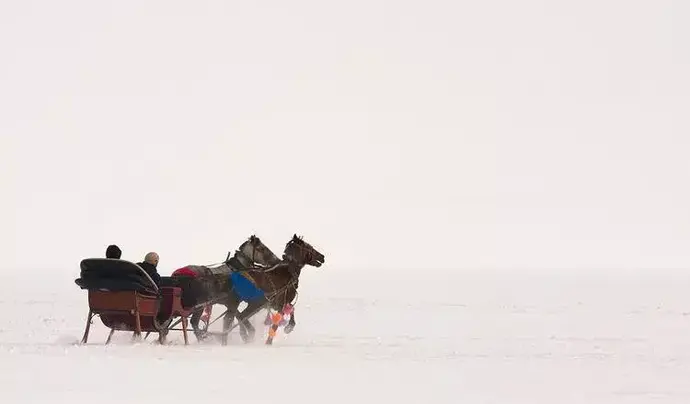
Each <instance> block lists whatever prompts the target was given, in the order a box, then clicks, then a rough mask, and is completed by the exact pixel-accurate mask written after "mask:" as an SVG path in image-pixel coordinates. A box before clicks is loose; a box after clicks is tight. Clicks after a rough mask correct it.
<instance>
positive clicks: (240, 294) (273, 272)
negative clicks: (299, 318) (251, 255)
mask: <svg viewBox="0 0 690 404" xmlns="http://www.w3.org/2000/svg"><path fill="white" fill-rule="evenodd" d="M324 262H325V257H324V255H323V254H322V253H320V252H319V251H317V250H316V249H315V248H314V247H312V246H311V245H310V244H309V243H307V242H306V241H304V240H303V239H302V238H300V237H297V235H296V234H295V235H293V236H292V239H290V241H288V243H287V244H286V245H285V250H284V252H283V261H282V262H281V263H279V264H278V265H275V266H273V267H272V268H269V269H249V270H245V271H238V272H236V273H234V274H233V276H234V278H233V279H234V280H233V285H232V288H231V294H230V297H229V299H228V301H227V304H225V306H227V308H228V311H227V313H226V314H225V316H224V318H223V333H222V338H221V342H222V344H223V345H225V344H227V339H228V334H229V332H230V330H231V326H232V323H233V321H234V318H235V317H237V320H238V322H239V324H240V335H241V336H242V339H243V340H244V341H245V342H250V341H251V340H253V338H254V334H255V333H256V330H255V329H254V326H252V325H251V323H249V321H248V319H249V318H250V317H251V316H253V315H254V314H256V313H258V312H259V311H260V310H261V309H263V308H267V309H273V310H275V311H281V310H282V309H283V307H284V306H285V305H286V304H289V303H292V302H293V301H294V299H295V297H296V296H297V286H298V282H299V276H300V273H301V271H302V268H304V266H305V265H311V266H314V267H317V268H318V267H320V266H321V265H323V263H324ZM240 277H242V278H240ZM247 282H249V283H251V285H252V286H250V287H249V289H252V287H253V289H254V291H258V292H260V293H259V296H254V297H248V296H247V292H246V290H247V288H246V287H245V286H243V285H249V284H248V283H247ZM243 289H244V290H243ZM243 301H246V302H247V307H246V308H245V309H244V310H243V311H242V312H239V313H238V311H237V308H238V307H239V305H240V303H241V302H243ZM290 320H291V322H292V324H293V326H292V327H293V328H294V312H293V314H292V316H291V317H290Z"/></svg>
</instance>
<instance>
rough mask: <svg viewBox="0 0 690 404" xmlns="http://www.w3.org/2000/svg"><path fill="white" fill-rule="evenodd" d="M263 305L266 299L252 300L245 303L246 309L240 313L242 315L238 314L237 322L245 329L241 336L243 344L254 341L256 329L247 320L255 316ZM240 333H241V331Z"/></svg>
mask: <svg viewBox="0 0 690 404" xmlns="http://www.w3.org/2000/svg"><path fill="white" fill-rule="evenodd" d="M265 304H266V299H256V300H252V301H251V302H248V303H247V307H246V308H245V309H244V310H243V311H242V313H239V314H238V316H237V321H239V322H240V324H241V325H242V326H243V327H244V328H245V331H244V334H243V336H242V338H243V339H244V342H247V343H248V342H251V341H253V340H254V336H255V335H256V328H254V326H253V325H252V323H251V322H250V321H249V318H251V317H252V316H253V315H255V314H257V313H258V312H259V311H260V310H261V308H262V307H263V306H264V305H265ZM240 332H241V333H242V330H241V329H240Z"/></svg>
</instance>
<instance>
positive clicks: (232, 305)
mask: <svg viewBox="0 0 690 404" xmlns="http://www.w3.org/2000/svg"><path fill="white" fill-rule="evenodd" d="M239 305H240V301H239V299H237V298H236V297H234V296H231V297H229V298H228V301H227V302H226V304H225V306H226V307H227V308H228V311H226V312H225V316H223V334H222V335H221V339H220V343H221V345H227V344H228V337H229V334H230V327H232V323H233V321H234V320H235V315H236V314H237V307H238V306H239Z"/></svg>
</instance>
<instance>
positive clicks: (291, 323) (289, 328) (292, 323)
mask: <svg viewBox="0 0 690 404" xmlns="http://www.w3.org/2000/svg"><path fill="white" fill-rule="evenodd" d="M295 325H297V323H296V322H295V311H294V310H292V313H290V321H288V323H287V325H286V326H285V329H284V330H283V331H285V334H290V333H291V332H292V330H294V329H295Z"/></svg>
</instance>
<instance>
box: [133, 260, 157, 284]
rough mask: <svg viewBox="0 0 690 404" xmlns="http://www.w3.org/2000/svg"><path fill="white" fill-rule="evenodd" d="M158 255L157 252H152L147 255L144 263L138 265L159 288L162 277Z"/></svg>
mask: <svg viewBox="0 0 690 404" xmlns="http://www.w3.org/2000/svg"><path fill="white" fill-rule="evenodd" d="M158 260H159V257H158V254H157V253H155V252H150V253H148V254H146V256H145V257H144V261H143V262H139V263H137V265H139V266H140V267H141V268H142V269H143V270H144V271H146V273H147V274H149V276H150V277H151V279H153V281H154V282H155V283H156V285H157V286H160V283H161V276H160V275H159V274H158V270H157V269H156V268H157V267H158Z"/></svg>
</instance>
